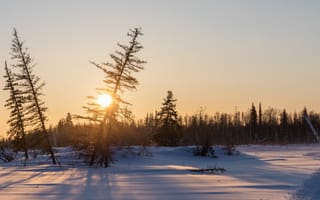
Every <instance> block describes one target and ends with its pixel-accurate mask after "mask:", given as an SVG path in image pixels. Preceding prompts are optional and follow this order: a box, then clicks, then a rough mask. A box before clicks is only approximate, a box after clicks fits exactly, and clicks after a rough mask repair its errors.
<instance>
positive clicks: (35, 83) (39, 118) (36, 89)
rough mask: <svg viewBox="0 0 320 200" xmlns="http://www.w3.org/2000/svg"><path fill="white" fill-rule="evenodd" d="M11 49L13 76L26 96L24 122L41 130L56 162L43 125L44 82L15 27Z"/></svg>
mask: <svg viewBox="0 0 320 200" xmlns="http://www.w3.org/2000/svg"><path fill="white" fill-rule="evenodd" d="M11 50H12V57H11V59H12V60H14V61H15V64H13V65H12V66H13V67H15V68H17V69H19V70H20V71H19V73H17V74H15V76H16V79H17V81H18V82H19V87H20V89H21V91H22V92H23V93H24V95H25V98H26V102H25V105H24V109H25V115H26V118H25V119H26V122H27V123H28V125H29V126H31V127H33V128H35V129H38V130H41V131H42V132H43V134H44V136H45V139H46V142H47V151H48V153H49V154H50V156H51V159H52V163H53V164H56V158H55V155H54V152H53V150H52V146H51V144H50V141H49V135H48V131H47V128H46V126H45V122H46V120H47V117H46V115H45V112H46V110H47V108H46V107H45V105H44V101H43V100H42V99H41V97H42V96H43V93H42V91H41V90H42V88H43V86H44V85H45V84H44V82H40V78H39V77H38V76H36V75H35V74H34V73H33V68H34V66H35V65H34V64H33V59H32V58H31V56H30V54H29V53H28V51H27V48H24V42H23V41H21V40H20V38H19V36H18V33H17V31H16V29H14V30H13V39H12V46H11Z"/></svg>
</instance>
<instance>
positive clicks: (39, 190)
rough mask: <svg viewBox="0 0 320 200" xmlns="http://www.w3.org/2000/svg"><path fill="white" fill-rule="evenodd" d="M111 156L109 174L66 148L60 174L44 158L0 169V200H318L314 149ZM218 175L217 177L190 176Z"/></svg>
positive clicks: (179, 150) (125, 151)
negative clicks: (216, 169) (210, 170)
mask: <svg viewBox="0 0 320 200" xmlns="http://www.w3.org/2000/svg"><path fill="white" fill-rule="evenodd" d="M140 149H141V148H140V147H132V148H122V149H117V148H116V149H115V152H116V153H115V155H114V158H115V162H114V163H113V164H112V166H111V167H110V168H107V169H106V168H99V167H88V166H85V165H84V164H83V163H82V162H81V160H79V159H78V152H76V151H73V149H72V148H55V150H56V151H57V155H58V156H59V159H60V162H61V166H60V167H59V166H52V165H50V164H48V163H50V160H48V158H47V157H46V156H44V155H38V156H37V158H35V159H33V160H31V161H29V162H28V164H27V166H26V167H24V166H23V162H22V161H16V162H12V163H1V164H0V197H1V199H6V200H7V199H8V200H10V199H32V200H37V199H86V200H87V199H128V200H131V199H132V200H135V199H152V200H157V199H175V200H176V199H184V200H188V199H219V200H234V199H245V200H250V199H255V200H271V199H273V200H281V199H283V200H288V199H292V200H306V199H308V200H309V199H310V200H311V199H320V191H319V190H320V189H319V187H317V186H318V185H319V182H320V172H319V171H318V169H319V164H320V162H319V160H320V145H288V146H259V145H250V146H238V147H237V150H238V151H239V154H238V155H233V156H227V155H225V154H224V152H223V151H222V150H221V148H219V147H216V148H215V149H216V153H217V155H218V158H209V157H195V156H193V155H192V147H176V148H170V147H150V148H148V150H149V151H150V152H152V156H139V155H137V152H139V151H140ZM212 167H223V168H225V169H226V171H225V173H223V174H208V173H198V172H192V171H190V170H191V169H199V168H212Z"/></svg>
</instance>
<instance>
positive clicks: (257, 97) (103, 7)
mask: <svg viewBox="0 0 320 200" xmlns="http://www.w3.org/2000/svg"><path fill="white" fill-rule="evenodd" d="M0 27H1V29H0V61H1V62H4V60H5V59H7V60H9V59H10V40H11V38H12V28H13V27H16V28H17V30H18V32H19V34H20V35H21V37H22V38H23V39H24V40H26V45H27V46H28V47H29V50H30V53H31V55H32V56H33V57H34V59H35V61H36V63H37V66H36V69H35V73H36V74H37V75H39V76H40V77H41V79H42V80H44V81H45V82H46V83H47V85H46V87H45V90H44V92H45V94H46V97H45V100H46V105H47V106H48V108H49V112H48V115H49V119H50V121H49V124H56V122H57V121H58V120H59V119H60V118H62V117H65V116H66V113H67V112H71V113H72V114H83V109H82V108H81V107H82V106H83V105H85V103H86V101H87V99H86V96H88V95H94V94H95V88H97V87H101V86H103V82H102V80H103V74H101V73H100V71H99V70H97V69H96V68H95V67H93V66H91V65H90V64H89V62H88V61H89V60H93V61H95V62H98V63H100V62H105V61H110V58H109V56H108V55H109V53H113V52H114V50H116V49H117V46H116V43H118V42H120V43H126V42H127V37H126V32H127V31H128V29H129V28H132V27H142V28H143V32H144V33H145V35H144V36H143V37H142V38H141V43H142V44H143V45H144V47H145V48H144V49H143V51H142V52H141V54H140V57H141V58H143V59H144V60H146V61H148V64H147V65H145V70H144V71H142V72H141V73H139V74H137V77H138V79H139V81H140V86H138V90H137V91H136V92H129V93H127V94H126V95H125V96H126V99H127V100H128V101H130V102H131V103H132V104H133V107H132V110H133V112H134V114H135V115H136V117H137V118H142V117H143V116H145V114H146V113H147V112H153V111H154V110H157V109H159V108H160V106H161V102H162V99H163V98H164V97H165V96H166V91H167V90H172V91H173V93H174V95H175V97H176V98H177V99H178V102H177V104H178V105H177V106H178V111H179V113H180V114H187V113H188V114H193V113H195V112H197V111H198V110H199V107H200V106H202V107H206V111H207V113H214V112H216V111H225V112H233V111H234V109H235V107H237V108H238V110H242V111H246V110H247V108H248V107H249V106H250V105H251V103H252V102H254V103H256V104H258V103H259V102H260V101H261V102H262V105H263V107H265V108H266V107H268V106H273V107H277V108H287V109H288V110H289V111H294V110H297V111H300V110H301V109H302V108H303V107H304V106H307V107H308V108H310V109H314V110H317V111H320V104H319V102H320V89H319V88H318V85H320V1H295V0H287V1H284V0H282V1H279V0H265V1H256V0H241V1H238V0H234V1H231V0H230V1H222V0H221V1H213V0H201V1H195V0H193V1H189V0H179V1H178V0H161V1H160V0H159V1H151V0H137V1H133V0H127V1H125V0H117V1H107V0H101V1H98V0H90V1H89V0H87V1H80V0H68V1H65V0H54V1H49V0H28V1H19V0H2V1H0ZM9 62H10V61H9ZM3 71H4V70H0V75H1V76H2V75H3V74H4V72H3ZM0 83H1V82H0ZM3 85H4V80H3V81H2V84H1V87H3ZM6 98H7V94H6V92H5V91H3V92H2V95H0V104H2V105H3V104H4V101H5V99H6ZM7 119H8V111H7V110H6V109H5V108H4V107H3V106H1V107H0V121H1V123H0V133H3V132H5V131H6V125H5V122H6V120H7Z"/></svg>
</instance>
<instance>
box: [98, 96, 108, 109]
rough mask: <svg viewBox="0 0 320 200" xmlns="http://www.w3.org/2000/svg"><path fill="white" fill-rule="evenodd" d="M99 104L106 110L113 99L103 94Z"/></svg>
mask: <svg viewBox="0 0 320 200" xmlns="http://www.w3.org/2000/svg"><path fill="white" fill-rule="evenodd" d="M97 102H98V104H99V105H100V106H101V107H103V108H106V107H108V106H110V104H111V103H112V97H111V96H110V95H109V94H102V95H99V96H98V99H97Z"/></svg>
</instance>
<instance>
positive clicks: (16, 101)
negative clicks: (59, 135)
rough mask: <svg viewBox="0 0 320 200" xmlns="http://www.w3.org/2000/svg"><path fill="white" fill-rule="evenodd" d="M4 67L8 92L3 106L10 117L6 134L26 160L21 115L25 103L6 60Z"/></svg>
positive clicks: (23, 127)
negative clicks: (7, 110) (8, 111)
mask: <svg viewBox="0 0 320 200" xmlns="http://www.w3.org/2000/svg"><path fill="white" fill-rule="evenodd" d="M4 69H5V73H6V75H5V76H4V78H5V79H6V85H5V87H4V90H7V91H9V93H10V95H9V98H8V99H7V100H6V104H5V107H7V108H8V109H9V110H10V119H9V120H8V124H9V126H10V129H9V131H8V135H9V137H10V138H11V139H13V144H14V146H15V149H16V150H23V151H24V156H25V159H26V160H27V159H28V158H29V156H28V146H27V142H26V133H25V125H24V124H25V123H24V115H23V104H24V103H25V98H24V97H23V96H22V95H23V92H22V91H20V90H19V89H18V83H17V82H16V80H15V79H14V76H13V74H12V72H11V70H10V69H8V66H7V62H5V67H4Z"/></svg>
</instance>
